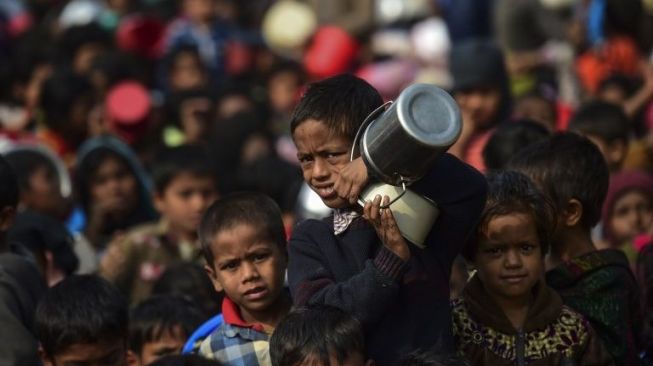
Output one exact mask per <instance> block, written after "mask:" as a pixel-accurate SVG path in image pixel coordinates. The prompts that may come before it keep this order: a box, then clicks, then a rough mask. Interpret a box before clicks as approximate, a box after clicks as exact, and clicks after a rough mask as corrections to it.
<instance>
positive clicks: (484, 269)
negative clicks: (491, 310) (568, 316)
mask: <svg viewBox="0 0 653 366" xmlns="http://www.w3.org/2000/svg"><path fill="white" fill-rule="evenodd" d="M474 264H475V266H476V269H477V271H478V276H479V278H480V280H481V282H483V285H484V286H485V288H486V290H487V291H488V292H489V293H490V294H491V295H492V297H494V298H496V299H500V300H502V301H511V300H523V298H524V297H526V296H529V295H530V291H531V289H532V288H533V286H534V285H535V284H536V283H537V281H538V279H539V278H540V277H541V275H542V273H543V270H544V260H543V257H542V252H541V248H540V244H539V239H538V236H537V229H536V227H535V222H534V220H533V218H532V217H531V215H528V214H523V213H514V214H508V215H503V216H497V217H494V218H492V219H490V222H489V223H488V226H487V230H486V231H485V233H484V234H483V235H481V237H480V238H479V246H478V250H477V252H476V256H475V258H474Z"/></svg>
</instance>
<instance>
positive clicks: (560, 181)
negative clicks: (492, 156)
mask: <svg viewBox="0 0 653 366" xmlns="http://www.w3.org/2000/svg"><path fill="white" fill-rule="evenodd" d="M508 166H509V168H510V169H514V170H517V171H519V172H522V173H524V174H526V175H527V176H528V177H529V178H531V179H532V180H533V181H534V182H535V183H536V184H537V185H538V186H539V187H540V188H541V189H542V190H543V191H544V193H545V194H546V195H547V196H548V197H549V199H550V200H551V202H552V203H553V205H554V206H555V208H556V211H557V212H563V211H564V210H565V209H566V207H567V205H568V203H569V201H570V200H571V199H576V200H578V201H579V202H580V204H581V205H582V209H583V211H582V217H581V219H580V224H581V225H582V226H583V227H584V228H585V229H587V230H589V229H591V228H592V227H593V226H594V225H596V224H597V222H598V221H599V218H600V217H601V206H602V204H603V200H604V199H605V195H606V192H607V190H608V181H609V173H608V167H607V165H606V162H605V160H604V158H603V155H601V152H600V151H599V149H598V148H597V147H596V146H595V145H594V144H593V143H592V142H591V141H590V140H588V139H587V138H585V137H583V136H580V135H577V134H575V133H569V132H567V133H559V134H556V135H554V136H552V137H551V138H549V139H546V140H543V141H540V142H537V143H535V144H533V145H531V146H529V147H527V148H525V149H524V150H522V151H520V153H519V155H516V156H515V157H514V158H513V159H512V160H511V161H510V162H509V164H508Z"/></svg>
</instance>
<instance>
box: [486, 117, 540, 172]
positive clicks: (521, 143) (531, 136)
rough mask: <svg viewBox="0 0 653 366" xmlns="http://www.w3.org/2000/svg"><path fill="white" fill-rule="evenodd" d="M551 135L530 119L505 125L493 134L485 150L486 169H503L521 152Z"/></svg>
mask: <svg viewBox="0 0 653 366" xmlns="http://www.w3.org/2000/svg"><path fill="white" fill-rule="evenodd" d="M550 135H551V133H550V132H549V131H548V130H547V129H546V127H544V126H542V125H541V124H540V123H537V122H534V121H531V120H529V119H522V120H517V121H510V122H507V123H504V124H502V125H501V126H499V127H498V128H497V129H496V130H495V131H494V133H492V136H491V137H490V139H489V140H488V142H487V144H485V147H484V148H483V160H484V162H485V167H486V168H487V169H488V170H498V169H503V168H504V167H505V166H506V164H508V161H509V160H510V159H511V158H512V157H513V156H515V155H516V154H517V153H518V152H519V150H521V149H523V148H525V147H526V146H528V145H530V144H532V143H534V142H537V141H540V140H544V139H546V138H547V137H549V136H550Z"/></svg>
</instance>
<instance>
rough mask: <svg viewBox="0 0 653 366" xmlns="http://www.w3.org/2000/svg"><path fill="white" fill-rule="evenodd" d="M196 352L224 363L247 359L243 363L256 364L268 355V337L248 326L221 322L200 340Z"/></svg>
mask: <svg viewBox="0 0 653 366" xmlns="http://www.w3.org/2000/svg"><path fill="white" fill-rule="evenodd" d="M198 353H199V354H200V355H201V356H203V357H205V358H208V359H213V360H219V361H221V362H225V363H229V362H236V361H239V360H240V361H247V362H245V363H244V364H248V365H249V364H252V365H256V364H260V360H262V359H265V358H266V357H268V354H269V337H268V335H267V334H265V333H262V332H257V331H254V330H252V329H249V328H243V327H239V326H234V325H230V324H228V323H222V324H221V325H220V326H219V327H218V328H216V329H215V330H214V331H213V332H212V333H211V334H210V335H209V336H208V337H206V338H205V339H204V340H203V341H202V343H201V344H200V346H199V351H198ZM253 361H255V362H258V363H252V362H253Z"/></svg>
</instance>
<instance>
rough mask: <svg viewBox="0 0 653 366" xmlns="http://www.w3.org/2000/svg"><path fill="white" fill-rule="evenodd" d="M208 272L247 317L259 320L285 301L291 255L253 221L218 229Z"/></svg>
mask: <svg viewBox="0 0 653 366" xmlns="http://www.w3.org/2000/svg"><path fill="white" fill-rule="evenodd" d="M211 252H212V253H213V257H214V260H213V263H211V264H210V265H209V266H206V270H207V273H208V275H209V277H210V278H211V281H212V282H213V285H214V287H215V289H216V290H217V291H224V292H225V293H226V295H227V296H229V298H230V299H231V300H232V301H234V302H235V303H236V304H238V306H239V308H240V311H241V315H242V316H243V319H244V320H246V321H248V322H256V321H257V320H258V319H261V318H266V317H268V316H270V315H273V314H270V312H272V311H276V309H277V306H276V305H278V301H281V299H282V296H280V295H281V292H282V291H283V280H284V274H285V270H286V264H287V257H286V253H285V252H283V251H282V249H281V248H280V247H279V245H278V244H277V243H274V242H272V241H270V240H269V239H267V238H264V237H263V235H262V233H261V231H260V230H257V228H256V227H254V226H252V225H249V224H244V223H240V224H236V225H235V226H233V227H232V228H229V229H226V230H222V231H220V232H218V233H217V234H216V235H215V237H214V238H213V241H212V243H211Z"/></svg>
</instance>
